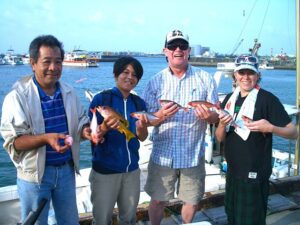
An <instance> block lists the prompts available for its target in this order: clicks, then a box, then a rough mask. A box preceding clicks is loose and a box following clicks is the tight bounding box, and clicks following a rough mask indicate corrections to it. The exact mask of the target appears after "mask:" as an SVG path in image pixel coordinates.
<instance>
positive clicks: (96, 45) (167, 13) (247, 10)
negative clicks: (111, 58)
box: [0, 0, 296, 55]
mask: <svg viewBox="0 0 300 225" xmlns="http://www.w3.org/2000/svg"><path fill="white" fill-rule="evenodd" d="M295 2H296V0H271V1H270V0H202V1H200V0H185V1H182V0H79V1H77V0H44V1H43V0H1V1H0V34H1V41H0V52H2V53H5V52H6V51H7V49H9V48H10V47H11V48H13V49H14V50H15V52H17V53H26V52H27V51H28V46H29V43H30V42H31V41H32V39H33V38H35V37H36V36H38V35H41V34H53V35H55V36H56V37H57V38H58V39H59V40H61V41H62V42H63V43H64V46H65V50H67V51H71V50H73V49H74V48H80V49H84V50H89V51H127V50H129V51H142V52H148V53H150V52H151V53H159V52H161V50H162V48H163V44H164V39H165V35H166V33H167V32H168V31H170V30H173V29H175V28H177V29H180V30H182V31H183V32H185V33H187V34H188V35H189V37H190V44H191V45H192V46H193V45H201V46H208V47H210V49H211V50H212V51H214V52H219V53H224V54H229V53H231V52H232V51H233V49H234V48H235V46H236V45H237V43H238V42H239V41H240V40H241V39H244V41H243V42H242V44H241V45H240V47H239V48H238V49H237V51H236V53H247V52H248V49H249V47H252V46H253V43H254V42H253V40H254V38H258V39H259V42H260V43H261V44H262V47H261V48H260V50H259V54H260V55H265V54H267V55H270V54H271V49H273V54H279V53H281V51H283V52H285V53H287V54H292V55H294V54H295V52H296V43H295V40H296V37H295V35H296V34H295V30H296V27H295V26H296V25H295ZM264 18H265V19H264Z"/></svg>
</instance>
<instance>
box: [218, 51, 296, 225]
mask: <svg viewBox="0 0 300 225" xmlns="http://www.w3.org/2000/svg"><path fill="white" fill-rule="evenodd" d="M235 64H236V68H235V70H234V80H235V82H236V86H237V87H236V89H235V90H234V92H233V93H231V94H228V95H227V96H226V97H225V99H224V101H223V102H222V104H221V108H223V109H225V110H226V111H227V112H228V114H220V116H219V119H220V122H219V125H218V128H217V130H216V137H217V139H218V141H223V143H224V148H225V149H224V152H225V158H226V161H227V175H226V194H225V211H226V214H227V218H228V224H229V225H233V224H234V225H244V224H247V225H257V224H260V225H264V224H266V213H267V203H268V194H269V177H270V175H271V172H272V166H271V160H272V135H273V134H275V135H278V136H281V137H284V138H289V139H296V138H297V136H298V134H297V130H296V128H295V126H294V125H293V123H292V122H291V119H290V117H289V116H288V114H287V112H286V111H285V110H284V107H283V105H282V104H281V103H280V101H279V100H278V98H277V97H276V96H274V95H273V94H272V93H270V92H268V91H266V90H264V89H262V88H261V87H260V86H259V85H258V83H259V81H260V79H261V77H260V76H261V75H260V73H259V71H258V59H257V58H256V57H255V56H251V55H242V56H239V57H238V58H237V59H236V61H235ZM232 121H234V122H235V123H232ZM232 124H235V126H234V127H233V126H232Z"/></svg>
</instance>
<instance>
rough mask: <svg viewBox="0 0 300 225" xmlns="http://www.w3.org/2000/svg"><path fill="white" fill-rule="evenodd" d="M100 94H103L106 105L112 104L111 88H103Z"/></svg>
mask: <svg viewBox="0 0 300 225" xmlns="http://www.w3.org/2000/svg"><path fill="white" fill-rule="evenodd" d="M100 94H101V95H102V99H103V105H104V106H111V105H112V95H111V90H110V89H107V90H103V91H101V92H100Z"/></svg>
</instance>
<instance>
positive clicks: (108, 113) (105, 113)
mask: <svg viewBox="0 0 300 225" xmlns="http://www.w3.org/2000/svg"><path fill="white" fill-rule="evenodd" d="M97 111H98V112H99V113H100V114H101V116H102V117H103V118H104V119H107V118H109V117H112V118H116V119H118V120H119V122H120V124H119V127H118V131H119V132H120V133H123V134H124V135H125V137H126V140H127V141H129V140H130V139H131V138H134V137H135V135H134V134H133V133H132V132H131V131H130V130H128V126H129V123H128V121H127V120H126V119H125V118H124V117H123V116H122V115H121V114H120V113H118V112H116V111H115V110H114V109H113V108H111V107H109V106H98V107H97Z"/></svg>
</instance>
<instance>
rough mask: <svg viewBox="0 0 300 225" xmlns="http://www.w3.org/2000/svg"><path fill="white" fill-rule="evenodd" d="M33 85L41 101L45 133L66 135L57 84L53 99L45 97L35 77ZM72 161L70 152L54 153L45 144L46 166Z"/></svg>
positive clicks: (62, 108) (65, 119)
mask: <svg viewBox="0 0 300 225" xmlns="http://www.w3.org/2000/svg"><path fill="white" fill-rule="evenodd" d="M33 80H34V83H35V84H36V85H37V87H38V90H39V95H40V100H41V108H42V112H43V117H44V124H45V133H62V134H68V133H69V131H68V124H67V117H66V112H65V108H64V103H63V99H62V95H61V91H60V87H59V84H58V83H56V92H55V94H54V96H53V97H50V96H47V95H46V93H45V92H44V91H43V89H42V88H41V87H40V85H39V84H38V82H37V80H36V78H35V77H33ZM59 143H60V145H62V146H63V145H64V140H63V139H60V140H59ZM71 159H72V152H71V151H70V150H68V151H65V152H64V153H58V152H56V151H55V150H54V149H53V148H52V147H51V145H49V144H46V165H60V164H63V163H65V162H67V161H69V160H71Z"/></svg>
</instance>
